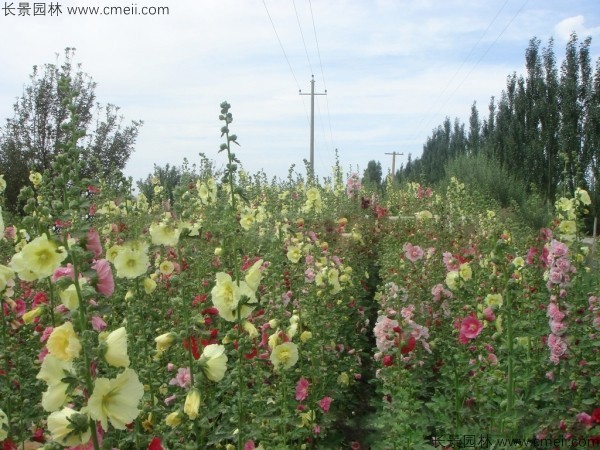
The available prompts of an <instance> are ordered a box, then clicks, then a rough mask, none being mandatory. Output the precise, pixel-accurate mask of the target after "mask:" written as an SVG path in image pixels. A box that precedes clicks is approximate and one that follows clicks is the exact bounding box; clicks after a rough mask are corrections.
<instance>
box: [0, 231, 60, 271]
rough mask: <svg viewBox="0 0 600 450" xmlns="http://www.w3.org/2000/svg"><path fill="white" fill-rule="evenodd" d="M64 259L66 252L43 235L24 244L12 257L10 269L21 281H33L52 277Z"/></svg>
mask: <svg viewBox="0 0 600 450" xmlns="http://www.w3.org/2000/svg"><path fill="white" fill-rule="evenodd" d="M66 257H67V251H66V250H65V249H64V248H63V247H58V246H57V245H56V244H55V243H54V242H53V241H51V240H49V239H48V237H47V236H46V235H45V234H43V235H41V236H39V237H37V238H35V239H34V240H33V241H31V242H29V243H27V244H25V246H24V247H23V249H22V250H21V251H20V252H19V253H17V254H15V255H14V256H13V257H12V259H11V261H10V267H11V269H12V270H14V271H15V272H17V274H18V275H19V278H21V279H22V280H23V281H35V280H39V279H42V278H46V277H49V276H50V275H52V273H53V272H54V271H55V270H56V268H58V266H60V263H61V262H63V261H64V259H65V258H66Z"/></svg>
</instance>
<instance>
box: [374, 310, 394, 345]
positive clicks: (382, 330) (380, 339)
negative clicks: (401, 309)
mask: <svg viewBox="0 0 600 450" xmlns="http://www.w3.org/2000/svg"><path fill="white" fill-rule="evenodd" d="M398 326H399V324H398V321H397V320H392V319H390V318H389V317H387V316H379V317H378V318H377V322H376V323H375V327H374V328H373V333H374V334H375V342H376V345H377V349H378V350H379V351H381V352H384V351H386V350H389V349H390V348H392V347H393V346H394V336H395V331H394V328H396V327H398Z"/></svg>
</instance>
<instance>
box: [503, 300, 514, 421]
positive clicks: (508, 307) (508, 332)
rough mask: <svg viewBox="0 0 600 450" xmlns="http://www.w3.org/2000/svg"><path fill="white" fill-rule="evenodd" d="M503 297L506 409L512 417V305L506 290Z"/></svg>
mask: <svg viewBox="0 0 600 450" xmlns="http://www.w3.org/2000/svg"><path fill="white" fill-rule="evenodd" d="M504 295H505V298H506V310H507V315H506V336H507V339H508V343H507V344H508V346H507V347H508V374H507V393H508V398H507V404H506V409H507V413H508V415H509V416H511V415H512V413H513V409H514V405H515V379H514V359H513V353H514V352H513V348H514V338H513V323H512V305H511V298H510V295H509V294H508V289H505V290H504Z"/></svg>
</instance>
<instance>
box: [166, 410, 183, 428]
mask: <svg viewBox="0 0 600 450" xmlns="http://www.w3.org/2000/svg"><path fill="white" fill-rule="evenodd" d="M165 423H166V424H167V425H169V426H170V427H171V428H175V427H176V426H178V425H179V424H180V423H181V415H180V413H179V411H173V412H172V413H171V414H169V415H168V416H167V417H165Z"/></svg>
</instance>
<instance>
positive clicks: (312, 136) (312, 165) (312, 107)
mask: <svg viewBox="0 0 600 450" xmlns="http://www.w3.org/2000/svg"><path fill="white" fill-rule="evenodd" d="M298 92H299V93H300V95H310V171H311V174H312V175H314V173H315V95H327V89H325V92H324V93H319V94H318V93H315V76H314V75H313V76H312V80H310V94H303V93H302V91H301V90H300V91H298Z"/></svg>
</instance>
